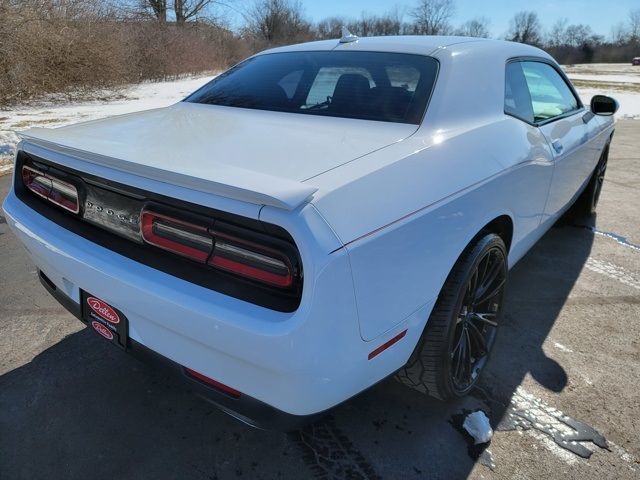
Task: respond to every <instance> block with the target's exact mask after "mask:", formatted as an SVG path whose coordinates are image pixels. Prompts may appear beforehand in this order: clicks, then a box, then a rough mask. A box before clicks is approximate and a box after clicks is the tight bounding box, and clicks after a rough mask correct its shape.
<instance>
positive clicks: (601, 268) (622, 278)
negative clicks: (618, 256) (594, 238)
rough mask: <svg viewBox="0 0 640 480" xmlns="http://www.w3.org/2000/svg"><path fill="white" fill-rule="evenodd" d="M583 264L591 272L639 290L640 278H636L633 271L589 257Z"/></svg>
mask: <svg viewBox="0 0 640 480" xmlns="http://www.w3.org/2000/svg"><path fill="white" fill-rule="evenodd" d="M584 266H585V267H586V268H588V269H589V270H591V271H592V272H596V273H600V274H601V275H604V276H607V277H609V278H611V279H613V280H617V281H619V282H620V283H624V284H625V285H628V286H630V287H633V288H636V289H638V290H640V279H638V278H636V276H635V274H634V273H633V272H630V271H628V270H626V269H624V268H622V267H620V266H618V265H616V264H614V263H611V262H607V261H604V260H598V259H596V258H593V257H589V258H587V262H586V263H585V265H584Z"/></svg>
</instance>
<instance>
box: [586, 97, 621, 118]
mask: <svg viewBox="0 0 640 480" xmlns="http://www.w3.org/2000/svg"><path fill="white" fill-rule="evenodd" d="M619 106H620V105H619V104H618V102H617V101H616V100H615V99H613V98H611V97H607V96H606V95H594V97H593V98H592V99H591V111H592V112H593V113H595V114H596V115H604V116H610V115H613V114H614V113H616V112H617V111H618V107H619Z"/></svg>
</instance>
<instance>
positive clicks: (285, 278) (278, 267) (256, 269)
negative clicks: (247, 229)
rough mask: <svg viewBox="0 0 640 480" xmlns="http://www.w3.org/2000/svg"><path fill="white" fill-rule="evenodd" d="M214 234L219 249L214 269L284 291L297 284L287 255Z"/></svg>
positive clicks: (215, 256)
mask: <svg viewBox="0 0 640 480" xmlns="http://www.w3.org/2000/svg"><path fill="white" fill-rule="evenodd" d="M212 233H213V236H214V237H215V247H214V249H213V255H212V256H211V258H210V259H209V264H210V265H213V266H214V267H217V268H220V269H222V270H226V271H228V272H232V273H235V274H237V275H241V276H243V277H246V278H250V279H253V280H258V281H260V282H263V283H267V284H269V285H273V286H276V287H280V288H287V287H290V286H291V285H292V284H293V274H292V268H291V264H290V262H289V259H288V258H287V257H286V256H284V255H283V254H281V253H279V252H277V251H276V250H272V249H270V248H266V247H263V246H260V245H256V244H254V243H252V242H248V241H245V240H241V239H239V238H236V237H233V236H230V235H226V234H224V233H221V232H216V231H213V232H212Z"/></svg>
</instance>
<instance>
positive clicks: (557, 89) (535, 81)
mask: <svg viewBox="0 0 640 480" xmlns="http://www.w3.org/2000/svg"><path fill="white" fill-rule="evenodd" d="M521 65H522V71H523V73H524V77H525V80H526V82H527V86H528V87H529V93H530V95H531V104H532V107H533V118H534V120H535V121H536V122H541V121H545V120H549V119H551V118H554V117H557V116H559V115H562V114H564V113H567V112H571V111H573V110H576V109H577V108H578V100H577V99H576V97H575V95H574V94H573V92H572V91H571V89H570V88H569V86H568V85H567V83H566V82H565V81H564V79H563V78H562V77H561V76H560V74H559V73H558V72H557V71H556V69H555V68H553V67H552V66H551V65H548V64H546V63H542V62H521Z"/></svg>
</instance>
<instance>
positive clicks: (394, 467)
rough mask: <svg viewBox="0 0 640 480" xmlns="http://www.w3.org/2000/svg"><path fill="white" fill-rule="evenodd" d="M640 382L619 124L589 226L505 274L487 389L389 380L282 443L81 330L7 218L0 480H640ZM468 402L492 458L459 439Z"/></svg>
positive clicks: (635, 260)
mask: <svg viewBox="0 0 640 480" xmlns="http://www.w3.org/2000/svg"><path fill="white" fill-rule="evenodd" d="M10 178H11V177H10V176H3V177H0V198H4V196H5V195H6V193H7V190H8V188H9V184H10ZM639 380H640V121H633V120H628V121H620V122H619V123H618V126H617V129H616V134H615V137H614V141H613V144H612V147H611V154H610V161H609V168H608V171H607V179H606V181H605V187H604V190H603V193H602V197H601V200H600V205H599V209H598V215H597V217H595V218H591V219H569V220H564V221H563V222H561V223H560V224H558V225H557V226H556V227H554V228H553V229H551V230H550V231H549V232H548V233H547V234H546V235H545V236H544V237H543V238H542V239H541V241H540V242H539V243H538V244H537V245H536V246H535V247H534V248H533V250H532V251H531V252H530V253H529V254H528V255H527V256H526V257H525V258H524V259H523V260H521V261H520V263H519V264H518V265H516V266H515V267H514V268H513V270H512V271H511V274H510V284H509V289H508V294H507V305H506V315H505V319H504V323H503V325H502V327H501V330H500V332H499V336H498V341H497V344H496V346H495V351H494V354H493V358H492V359H491V362H490V364H489V366H488V371H487V372H485V375H484V376H483V378H482V381H481V385H480V388H478V389H476V390H475V391H474V392H473V394H472V395H471V396H469V397H468V398H466V399H465V400H463V401H460V402H458V403H454V404H448V405H447V404H442V403H439V402H437V401H434V400H430V399H427V398H425V397H423V396H422V395H420V394H419V393H417V392H414V391H411V390H408V389H407V388H405V387H403V386H402V385H400V384H398V383H397V382H395V381H394V380H393V379H389V380H387V381H384V382H382V383H380V384H378V385H376V386H375V387H373V388H371V389H369V390H368V391H366V392H363V393H362V394H360V395H359V396H357V397H356V398H354V399H352V400H350V401H348V402H347V403H345V404H343V405H341V406H339V407H337V408H336V409H334V410H333V411H332V412H331V413H330V414H329V415H328V416H327V417H325V418H323V419H321V420H320V421H318V422H317V423H315V424H313V425H310V426H309V427H306V428H305V429H303V430H301V431H298V432H294V433H289V434H283V433H276V432H265V431H260V430H255V429H251V428H249V427H247V426H245V425H243V424H241V423H239V422H238V421H236V420H234V419H233V418H231V417H228V416H226V415H225V414H223V413H221V412H219V411H218V410H216V409H215V408H213V407H211V406H210V405H209V404H207V403H205V402H204V401H202V400H200V399H199V398H197V397H195V396H193V395H192V394H191V393H190V392H189V391H188V390H187V389H186V388H185V387H184V386H183V385H182V384H180V383H177V382H175V381H173V380H172V379H171V378H169V377H168V376H167V375H166V373H165V372H163V371H159V370H154V369H153V368H151V367H149V366H148V365H145V364H143V363H140V362H138V361H137V360H135V359H133V358H131V357H129V356H127V355H125V354H124V353H122V352H121V351H120V350H118V349H116V348H114V347H113V346H112V345H110V344H108V343H107V342H105V341H104V340H103V339H102V338H100V337H99V336H98V335H95V334H94V333H93V332H90V331H88V330H86V329H85V328H84V326H83V325H82V324H81V323H80V322H79V321H77V320H76V319H75V318H73V317H72V316H71V315H70V314H68V313H67V312H66V311H65V310H64V309H63V308H62V307H60V306H59V305H58V304H57V303H56V302H55V301H54V300H53V299H52V298H51V297H50V296H49V295H48V294H47V293H46V292H45V290H44V288H43V287H42V286H41V285H40V283H39V282H38V280H37V277H36V270H35V267H34V265H33V264H32V263H31V261H30V260H29V258H28V256H27V253H26V251H25V250H24V249H23V247H22V246H21V245H20V244H19V243H18V241H17V240H16V238H15V237H14V236H13V234H12V233H11V232H10V231H9V229H8V227H7V225H6V222H5V219H4V218H3V217H2V216H0V479H3V480H13V479H40V478H46V479H58V478H60V479H62V478H64V479H88V478H90V479H103V478H104V479H113V478H118V479H121V480H124V479H147V478H149V479H158V480H159V479H228V478H233V479H237V478H249V479H254V478H256V479H258V478H261V479H262V478H263V479H278V478H281V479H306V478H340V479H342V478H353V479H359V478H362V479H370V478H384V479H387V478H388V479H396V478H402V479H414V478H415V479H418V478H433V479H458V478H473V479H480V478H486V479H491V478H509V479H511V478H522V479H525V478H526V479H532V478H545V479H555V478H562V479H563V480H568V479H580V480H585V479H609V478H621V479H622V478H640V419H639V417H640V388H639V385H638V382H639ZM478 409H482V410H484V411H485V412H486V413H487V414H488V415H489V417H490V419H491V423H492V426H493V428H494V429H495V433H494V436H493V439H492V441H491V443H490V444H489V446H488V447H487V448H484V447H477V446H474V445H473V444H472V442H471V441H470V440H469V438H468V437H466V436H465V435H464V434H463V433H462V430H461V428H460V425H461V423H462V421H463V419H464V416H465V415H466V414H468V413H469V412H472V411H475V410H478Z"/></svg>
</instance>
